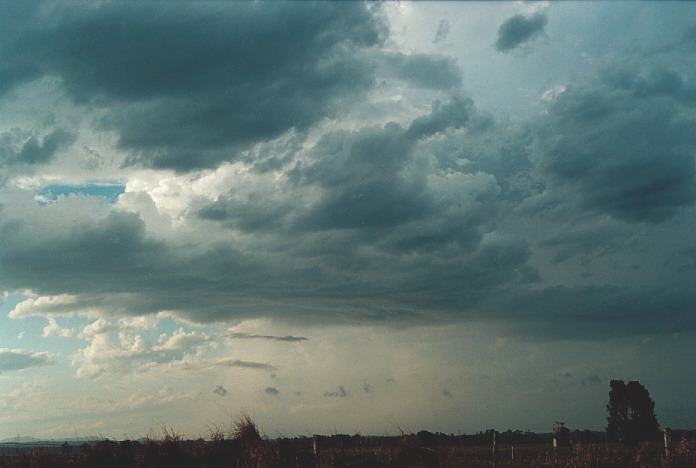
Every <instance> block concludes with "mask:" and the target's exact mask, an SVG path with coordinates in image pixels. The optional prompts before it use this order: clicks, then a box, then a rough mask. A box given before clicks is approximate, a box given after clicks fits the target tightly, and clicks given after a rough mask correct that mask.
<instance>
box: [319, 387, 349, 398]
mask: <svg viewBox="0 0 696 468" xmlns="http://www.w3.org/2000/svg"><path fill="white" fill-rule="evenodd" d="M324 396H325V397H326V398H345V397H347V396H348V391H347V390H346V387H344V386H343V385H339V386H338V387H337V388H336V390H335V391H332V392H324Z"/></svg>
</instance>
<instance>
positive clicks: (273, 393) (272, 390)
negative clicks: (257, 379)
mask: <svg viewBox="0 0 696 468" xmlns="http://www.w3.org/2000/svg"><path fill="white" fill-rule="evenodd" d="M263 392H264V393H265V394H266V395H270V396H278V395H280V390H278V389H277V388H275V387H266V388H265V389H264V390H263Z"/></svg>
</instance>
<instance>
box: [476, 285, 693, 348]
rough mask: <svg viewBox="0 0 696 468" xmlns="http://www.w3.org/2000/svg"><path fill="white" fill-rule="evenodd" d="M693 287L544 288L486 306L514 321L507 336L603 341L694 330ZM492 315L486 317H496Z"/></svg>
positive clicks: (498, 300) (504, 317) (610, 286)
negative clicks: (513, 315)
mask: <svg viewBox="0 0 696 468" xmlns="http://www.w3.org/2000/svg"><path fill="white" fill-rule="evenodd" d="M695 303H696V288H694V287H693V285H688V284H653V285H651V286H644V287H636V286H614V285H603V286H583V287H563V286H559V287H547V288H543V289H540V290H537V291H531V290H530V291H525V292H521V293H519V294H511V295H510V296H509V297H506V298H500V299H494V300H492V301H490V302H489V307H490V309H491V310H492V311H493V310H496V309H497V311H498V312H497V313H499V314H501V315H500V316H501V318H503V319H509V317H510V315H509V314H510V311H512V310H516V311H517V314H516V318H517V320H515V321H514V323H509V324H507V325H506V327H509V326H511V327H512V328H514V330H513V329H512V328H508V330H509V331H510V332H512V333H518V334H520V335H527V336H532V337H536V338H542V339H554V338H558V339H565V338H573V339H587V340H597V339H606V338H609V337H612V336H632V335H646V334H655V333H674V332H678V331H680V330H681V331H684V330H693V329H694V328H695V327H696V317H694V315H693V304H695ZM497 313H496V312H493V313H492V314H491V316H490V318H494V317H495V315H497Z"/></svg>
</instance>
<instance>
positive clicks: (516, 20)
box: [495, 13, 548, 52]
mask: <svg viewBox="0 0 696 468" xmlns="http://www.w3.org/2000/svg"><path fill="white" fill-rule="evenodd" d="M547 22H548V18H547V17H546V14H545V13H535V14H534V15H531V16H524V15H515V16H512V17H511V18H508V19H507V20H505V21H504V22H503V24H501V25H500V28H498V39H497V40H496V41H495V48H496V49H497V50H498V51H499V52H508V51H510V50H512V49H514V48H516V47H519V46H520V45H522V44H524V43H525V42H528V41H530V40H532V39H534V38H536V37H537V36H539V35H541V34H542V33H543V32H544V28H545V27H546V23H547Z"/></svg>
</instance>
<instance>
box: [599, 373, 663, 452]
mask: <svg viewBox="0 0 696 468" xmlns="http://www.w3.org/2000/svg"><path fill="white" fill-rule="evenodd" d="M609 385H610V388H611V389H610V391H609V404H608V405H607V412H608V413H609V415H608V417H607V435H608V436H609V438H610V439H611V440H615V441H619V442H623V443H628V444H632V443H636V442H640V441H644V440H650V439H653V438H655V437H657V436H658V435H659V432H660V425H659V424H658V422H657V417H656V416H655V402H654V401H653V399H652V398H650V393H648V390H647V389H646V388H645V387H644V386H643V385H642V384H641V383H640V382H637V381H630V382H628V384H626V383H624V382H623V380H612V381H611V382H610V384H609Z"/></svg>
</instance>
